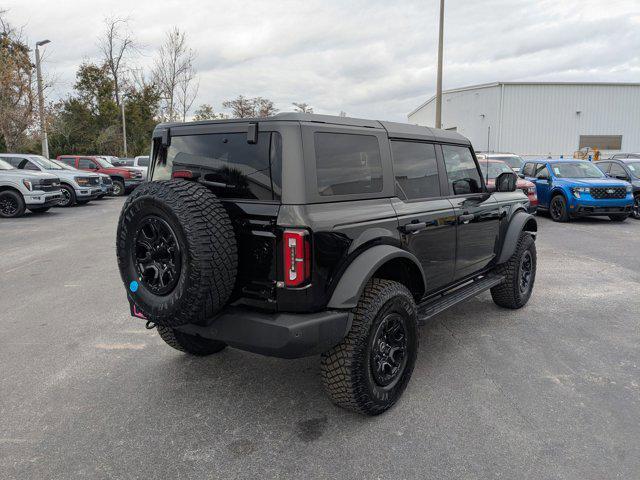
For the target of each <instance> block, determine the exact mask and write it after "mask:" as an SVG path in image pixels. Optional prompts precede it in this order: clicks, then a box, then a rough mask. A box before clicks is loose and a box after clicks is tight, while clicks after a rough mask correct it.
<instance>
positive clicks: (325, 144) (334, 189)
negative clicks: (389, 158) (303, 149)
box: [315, 132, 382, 196]
mask: <svg viewBox="0 0 640 480" xmlns="http://www.w3.org/2000/svg"><path fill="white" fill-rule="evenodd" d="M315 150H316V174H317V179H318V193H319V194H320V195H322V196H329V195H350V194H354V193H355V194H363V193H375V192H381V191H382V160H381V158H380V145H379V143H378V139H377V137H375V136H373V135H352V134H348V133H325V132H316V134H315Z"/></svg>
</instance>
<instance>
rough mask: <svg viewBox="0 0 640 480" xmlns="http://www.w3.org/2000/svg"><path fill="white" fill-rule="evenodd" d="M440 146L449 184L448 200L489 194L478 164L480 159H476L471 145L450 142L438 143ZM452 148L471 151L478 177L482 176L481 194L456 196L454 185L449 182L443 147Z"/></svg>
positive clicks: (445, 178) (445, 175)
mask: <svg viewBox="0 0 640 480" xmlns="http://www.w3.org/2000/svg"><path fill="white" fill-rule="evenodd" d="M438 145H439V146H440V148H439V150H440V155H441V158H442V167H443V168H444V170H443V178H444V181H445V182H446V183H447V191H448V192H449V195H448V196H447V198H458V197H463V196H466V197H469V196H472V195H486V194H487V193H488V189H487V185H486V182H485V179H484V175H483V174H482V170H481V168H480V164H479V163H478V158H477V157H476V152H475V151H474V150H473V147H472V146H471V145H466V144H460V143H450V142H438ZM445 145H447V146H452V147H462V148H467V149H469V151H470V152H471V157H472V158H473V161H474V163H475V164H476V171H477V172H478V175H480V187H481V188H480V191H479V192H473V193H459V194H456V193H455V192H454V191H453V185H452V183H451V182H450V181H449V173H448V172H447V164H446V163H445V161H444V150H443V148H442V147H443V146H445Z"/></svg>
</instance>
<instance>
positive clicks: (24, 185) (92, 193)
mask: <svg viewBox="0 0 640 480" xmlns="http://www.w3.org/2000/svg"><path fill="white" fill-rule="evenodd" d="M145 178H146V175H143V174H142V173H141V172H140V171H139V170H135V169H132V168H127V167H114V166H113V165H111V163H109V162H108V161H106V160H105V159H104V158H102V157H98V156H79V155H62V156H59V157H58V159H57V160H51V159H47V158H45V157H43V156H41V155H32V154H21V153H2V154H0V217H5V218H7V217H19V216H21V215H22V214H23V213H24V212H25V210H30V211H31V212H34V213H38V212H45V211H47V210H49V209H50V208H51V207H53V206H58V207H71V206H73V205H76V204H83V203H87V202H89V201H91V200H96V199H100V198H103V197H105V196H107V195H115V196H118V195H124V194H125V193H126V192H127V191H130V190H133V189H134V188H135V187H136V186H138V185H139V184H141V183H142V182H143V181H144V179H145Z"/></svg>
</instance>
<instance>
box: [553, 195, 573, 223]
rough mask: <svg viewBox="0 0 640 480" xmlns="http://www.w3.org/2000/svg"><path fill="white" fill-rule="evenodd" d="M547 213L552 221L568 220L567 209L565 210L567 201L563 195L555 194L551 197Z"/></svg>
mask: <svg viewBox="0 0 640 480" xmlns="http://www.w3.org/2000/svg"><path fill="white" fill-rule="evenodd" d="M549 214H550V215H551V219H552V220H553V221H554V222H568V221H569V211H568V210H567V201H566V200H565V198H564V196H562V195H556V196H555V197H553V198H552V199H551V205H549Z"/></svg>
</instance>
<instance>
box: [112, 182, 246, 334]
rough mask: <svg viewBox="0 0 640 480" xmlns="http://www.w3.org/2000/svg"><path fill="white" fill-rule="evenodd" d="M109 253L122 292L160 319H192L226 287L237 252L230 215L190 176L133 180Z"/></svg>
mask: <svg viewBox="0 0 640 480" xmlns="http://www.w3.org/2000/svg"><path fill="white" fill-rule="evenodd" d="M116 253H117V257H118V267H119V268H120V276H121V277H122V281H123V282H124V284H125V288H126V289H127V292H128V294H129V297H130V298H131V299H132V301H133V302H134V304H135V306H136V307H137V309H138V311H140V312H141V313H142V314H144V316H145V317H146V318H148V319H149V320H151V321H153V322H154V323H157V324H159V325H166V326H178V325H184V324H187V323H199V322H201V321H203V320H204V319H206V318H209V317H211V316H213V315H214V314H215V313H216V312H217V311H219V310H220V309H221V308H222V307H223V306H224V305H225V304H226V303H227V301H228V300H229V297H230V296H231V293H232V291H233V287H234V283H235V279H236V272H237V263H238V253H237V248H236V239H235V234H234V231H233V226H232V224H231V220H230V219H229V215H228V214H227V212H226V210H225V209H224V207H223V205H222V203H221V202H220V200H218V198H217V197H216V196H215V195H214V194H213V193H211V192H210V191H209V190H208V189H207V188H206V187H205V186H203V185H200V184H197V183H194V182H190V181H185V180H168V181H158V182H150V183H145V184H143V185H141V186H139V187H138V188H137V189H136V190H135V191H134V192H133V193H132V194H131V195H130V196H129V198H128V199H127V201H126V202H125V204H124V206H123V208H122V212H121V213H120V220H119V221H118V236H117V240H116Z"/></svg>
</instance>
